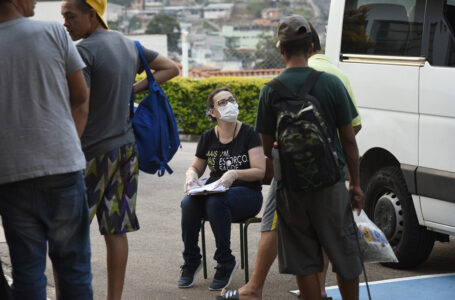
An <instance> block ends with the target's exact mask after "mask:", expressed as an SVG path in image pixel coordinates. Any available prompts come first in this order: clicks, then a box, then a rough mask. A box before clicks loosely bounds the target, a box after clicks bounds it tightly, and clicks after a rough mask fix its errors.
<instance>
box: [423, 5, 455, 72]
mask: <svg viewBox="0 0 455 300" xmlns="http://www.w3.org/2000/svg"><path fill="white" fill-rule="evenodd" d="M428 23H429V31H430V42H429V49H428V55H427V58H428V62H429V63H430V64H431V65H434V66H448V67H455V0H436V1H429V3H428Z"/></svg>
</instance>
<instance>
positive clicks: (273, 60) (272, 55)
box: [254, 33, 285, 69]
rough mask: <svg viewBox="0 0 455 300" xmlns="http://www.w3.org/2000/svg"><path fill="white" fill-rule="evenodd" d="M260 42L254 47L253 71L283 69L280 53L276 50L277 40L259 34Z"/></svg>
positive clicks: (274, 37)
mask: <svg viewBox="0 0 455 300" xmlns="http://www.w3.org/2000/svg"><path fill="white" fill-rule="evenodd" d="M259 38H260V41H259V43H258V44H257V45H256V49H257V50H256V59H257V61H256V65H255V67H254V68H255V69H280V68H284V67H285V65H284V62H283V60H282V58H281V55H280V51H279V50H278V49H277V48H276V43H277V41H278V38H277V37H276V36H273V35H270V34H266V33H261V34H260V35H259Z"/></svg>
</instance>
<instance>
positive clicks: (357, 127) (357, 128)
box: [353, 124, 362, 135]
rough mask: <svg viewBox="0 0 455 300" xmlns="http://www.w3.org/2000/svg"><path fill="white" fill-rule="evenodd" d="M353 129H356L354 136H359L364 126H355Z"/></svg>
mask: <svg viewBox="0 0 455 300" xmlns="http://www.w3.org/2000/svg"><path fill="white" fill-rule="evenodd" d="M353 128H354V134H355V135H357V133H359V131H360V129H362V124H359V125H357V126H353Z"/></svg>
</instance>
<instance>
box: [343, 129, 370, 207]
mask: <svg viewBox="0 0 455 300" xmlns="http://www.w3.org/2000/svg"><path fill="white" fill-rule="evenodd" d="M338 131H339V134H340V141H341V146H342V148H343V153H344V156H345V157H346V164H347V166H348V170H349V194H350V196H351V206H352V208H358V209H359V210H360V209H362V208H363V197H364V195H363V192H362V189H361V188H360V173H359V150H358V148H357V142H356V140H355V134H354V129H353V128H352V124H348V125H346V126H344V127H342V128H339V130H338Z"/></svg>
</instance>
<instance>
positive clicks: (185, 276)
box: [178, 262, 202, 289]
mask: <svg viewBox="0 0 455 300" xmlns="http://www.w3.org/2000/svg"><path fill="white" fill-rule="evenodd" d="M201 268H202V263H201V262H199V263H196V264H192V263H187V262H185V263H184V264H183V265H182V266H180V269H181V275H180V278H179V282H178V286H179V288H181V289H186V288H190V287H192V286H193V285H194V278H196V274H197V272H199V270H201Z"/></svg>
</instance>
